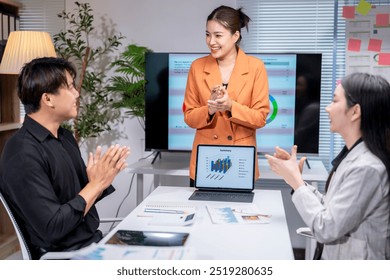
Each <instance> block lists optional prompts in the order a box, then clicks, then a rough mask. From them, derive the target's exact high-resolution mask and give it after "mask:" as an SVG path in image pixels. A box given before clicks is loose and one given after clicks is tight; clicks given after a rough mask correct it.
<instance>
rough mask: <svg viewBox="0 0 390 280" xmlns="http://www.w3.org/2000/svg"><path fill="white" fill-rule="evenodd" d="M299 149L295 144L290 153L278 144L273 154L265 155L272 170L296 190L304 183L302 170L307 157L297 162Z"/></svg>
mask: <svg viewBox="0 0 390 280" xmlns="http://www.w3.org/2000/svg"><path fill="white" fill-rule="evenodd" d="M297 149H298V147H297V146H296V145H294V146H293V147H292V148H291V155H290V154H289V153H288V152H287V151H285V150H283V149H282V148H280V147H278V146H277V147H276V148H275V153H274V154H273V156H271V155H268V154H267V155H265V157H266V158H267V160H268V164H269V166H270V167H271V170H272V171H273V172H275V173H276V174H278V175H279V176H281V177H282V178H283V179H284V181H285V182H286V183H287V184H289V185H290V186H291V187H292V188H293V189H294V190H296V189H297V188H299V187H300V186H302V185H304V181H303V179H302V171H303V165H304V163H305V160H306V157H302V158H301V159H300V160H299V162H297Z"/></svg>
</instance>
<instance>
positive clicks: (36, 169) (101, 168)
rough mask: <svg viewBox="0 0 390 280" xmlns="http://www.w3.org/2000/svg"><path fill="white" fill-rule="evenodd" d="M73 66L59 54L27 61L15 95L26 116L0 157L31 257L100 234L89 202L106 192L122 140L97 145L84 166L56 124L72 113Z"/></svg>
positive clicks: (124, 150)
mask: <svg viewBox="0 0 390 280" xmlns="http://www.w3.org/2000/svg"><path fill="white" fill-rule="evenodd" d="M75 76H76V70H75V68H74V67H73V65H72V64H70V63H69V62H68V61H66V60H63V59H60V58H39V59H34V60H33V61H31V62H30V63H28V64H26V65H25V66H24V67H23V69H22V71H21V73H20V76H19V78H18V85H17V91H18V96H19V98H20V100H21V102H22V103H23V105H24V107H25V111H26V114H27V115H26V117H25V119H24V123H23V126H22V128H21V129H20V130H19V131H18V132H16V134H14V135H13V137H12V138H10V139H9V141H8V142H7V144H6V145H5V147H4V150H3V154H2V157H1V161H0V191H1V193H2V194H3V196H4V197H5V199H6V200H7V202H8V204H9V205H10V207H11V209H12V212H13V214H14V215H15V218H16V219H17V221H18V224H19V225H20V226H21V229H22V231H23V232H24V235H25V237H26V239H27V243H28V244H29V247H30V250H31V253H32V257H33V258H34V259H37V258H39V257H40V256H41V255H42V254H43V253H45V252H48V251H70V250H75V249H79V248H82V247H85V246H87V245H89V244H91V243H93V242H98V241H99V240H100V239H101V238H102V233H101V232H100V231H99V230H98V226H99V215H98V213H97V210H96V208H95V203H96V202H97V201H98V200H100V199H102V198H103V197H105V196H107V195H108V194H110V193H112V192H113V191H114V190H115V189H114V188H113V187H112V186H111V183H112V181H113V180H114V178H115V176H116V175H117V174H118V173H119V172H120V171H121V170H123V169H124V168H125V167H126V166H127V164H126V161H125V160H126V158H127V157H128V155H129V153H130V151H129V148H128V147H120V146H119V145H115V146H111V147H110V148H109V149H108V150H107V152H106V153H104V154H103V153H102V150H101V148H100V147H98V148H97V149H96V151H95V153H90V154H89V157H88V162H87V166H85V164H84V162H83V159H82V157H81V154H80V150H79V147H78V144H77V142H76V140H75V139H74V137H73V135H72V134H71V132H69V131H68V130H66V129H64V128H62V127H61V126H60V125H61V124H62V123H63V122H64V121H66V120H69V119H72V118H75V117H76V116H77V107H76V102H77V99H78V97H79V93H78V91H77V90H76V89H75V87H74V79H75Z"/></svg>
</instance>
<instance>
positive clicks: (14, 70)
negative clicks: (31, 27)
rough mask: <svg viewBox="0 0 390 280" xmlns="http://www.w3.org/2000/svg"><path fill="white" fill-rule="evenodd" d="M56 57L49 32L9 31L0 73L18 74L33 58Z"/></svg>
mask: <svg viewBox="0 0 390 280" xmlns="http://www.w3.org/2000/svg"><path fill="white" fill-rule="evenodd" d="M47 56H49V57H56V56H57V55H56V52H55V50H54V45H53V42H52V40H51V37H50V34H49V33H47V32H40V31H13V32H11V33H10V35H9V37H8V41H7V45H6V46H5V50H4V55H3V58H2V60H1V64H0V73H1V74H19V72H20V70H21V69H22V67H23V65H24V64H25V63H27V62H30V61H31V60H33V59H34V58H39V57H47Z"/></svg>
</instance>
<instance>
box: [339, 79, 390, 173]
mask: <svg viewBox="0 0 390 280" xmlns="http://www.w3.org/2000/svg"><path fill="white" fill-rule="evenodd" d="M341 85H342V86H343V88H344V91H345V97H346V99H347V106H348V107H351V106H354V105H355V104H359V105H360V110H361V124H360V129H361V132H362V138H363V141H364V143H365V144H366V145H367V148H368V149H369V150H370V152H371V153H373V154H374V155H376V156H377V157H378V158H379V159H380V160H381V161H382V162H383V164H384V165H385V166H386V170H387V174H388V176H389V178H390V84H389V83H388V82H387V81H386V80H385V79H384V78H383V77H381V76H379V75H371V74H367V73H353V74H350V75H348V76H347V77H345V78H344V79H343V80H342V82H341Z"/></svg>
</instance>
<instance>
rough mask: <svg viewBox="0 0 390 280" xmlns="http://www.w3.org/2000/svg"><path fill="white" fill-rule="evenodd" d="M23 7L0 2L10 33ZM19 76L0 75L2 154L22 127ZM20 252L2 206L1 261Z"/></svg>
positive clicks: (0, 207) (0, 219) (5, 1)
mask: <svg viewBox="0 0 390 280" xmlns="http://www.w3.org/2000/svg"><path fill="white" fill-rule="evenodd" d="M20 7H21V5H20V4H18V3H17V2H13V1H9V0H0V13H1V19H0V20H1V22H2V23H3V16H4V17H5V18H6V20H8V32H9V31H12V30H15V29H14V28H16V25H13V26H12V24H15V20H16V19H17V18H18V11H19V8H20ZM3 28H4V27H3V26H2V30H0V34H2V36H0V37H1V38H0V39H1V44H0V45H1V48H0V57H1V56H2V54H3V48H4V47H5V44H6V42H7V41H6V40H4V39H6V38H7V37H3V36H4V29H3ZM17 77H18V75H9V74H7V75H6V74H0V154H1V152H2V151H3V147H4V144H5V142H7V140H8V139H9V138H10V137H11V136H12V134H14V133H15V132H16V131H17V129H19V128H20V127H21V124H20V105H19V104H20V103H19V98H18V97H17V94H16V81H17ZM18 250H19V242H18V239H17V237H16V233H15V231H14V228H13V226H12V223H11V221H10V219H9V217H8V214H7V213H6V212H5V209H4V208H3V206H2V205H0V259H5V258H7V257H8V256H9V255H11V254H13V253H14V252H16V251H18Z"/></svg>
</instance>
